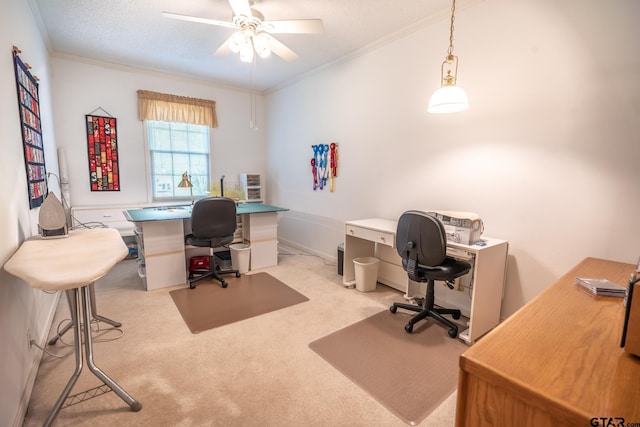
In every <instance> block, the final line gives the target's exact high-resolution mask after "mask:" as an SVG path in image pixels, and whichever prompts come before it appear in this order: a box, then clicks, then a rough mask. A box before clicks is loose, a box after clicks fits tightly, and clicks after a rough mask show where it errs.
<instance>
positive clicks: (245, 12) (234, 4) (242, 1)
mask: <svg viewBox="0 0 640 427" xmlns="http://www.w3.org/2000/svg"><path fill="white" fill-rule="evenodd" d="M229 4H230V5H231V9H233V16H239V15H242V16H251V6H249V0H229Z"/></svg>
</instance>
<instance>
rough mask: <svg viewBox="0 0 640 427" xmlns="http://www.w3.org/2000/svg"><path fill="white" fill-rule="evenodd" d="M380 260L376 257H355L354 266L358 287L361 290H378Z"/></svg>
mask: <svg viewBox="0 0 640 427" xmlns="http://www.w3.org/2000/svg"><path fill="white" fill-rule="evenodd" d="M379 262H380V260H379V259H378V258H374V257H362V258H354V259H353V267H354V269H355V273H356V289H357V290H359V291H360V292H371V291H375V290H376V283H377V281H378V263H379Z"/></svg>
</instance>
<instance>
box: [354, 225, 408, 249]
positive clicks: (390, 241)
mask: <svg viewBox="0 0 640 427" xmlns="http://www.w3.org/2000/svg"><path fill="white" fill-rule="evenodd" d="M346 234H347V236H352V237H357V238H359V239H364V240H369V241H371V242H376V243H380V244H382V245H387V246H391V247H392V248H395V246H396V242H395V239H394V237H393V233H385V232H384V231H380V230H370V229H368V228H363V227H357V226H354V225H350V224H347V225H346Z"/></svg>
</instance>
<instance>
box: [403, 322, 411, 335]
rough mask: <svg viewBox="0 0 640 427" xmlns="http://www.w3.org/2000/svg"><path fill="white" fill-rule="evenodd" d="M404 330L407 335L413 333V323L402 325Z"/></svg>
mask: <svg viewBox="0 0 640 427" xmlns="http://www.w3.org/2000/svg"><path fill="white" fill-rule="evenodd" d="M404 330H405V331H407V333H408V334H410V333H411V332H413V323H407V324H406V325H404Z"/></svg>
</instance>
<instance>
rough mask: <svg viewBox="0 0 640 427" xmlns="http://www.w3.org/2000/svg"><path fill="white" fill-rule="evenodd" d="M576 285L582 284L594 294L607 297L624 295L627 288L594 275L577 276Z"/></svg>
mask: <svg viewBox="0 0 640 427" xmlns="http://www.w3.org/2000/svg"><path fill="white" fill-rule="evenodd" d="M576 285H578V286H581V287H582V288H584V289H586V290H587V291H588V292H590V293H591V294H593V295H599V296H607V297H621V298H622V297H624V293H625V291H626V288H625V287H624V286H621V285H618V284H617V283H613V282H612V281H610V280H608V279H603V278H592V277H576Z"/></svg>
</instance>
